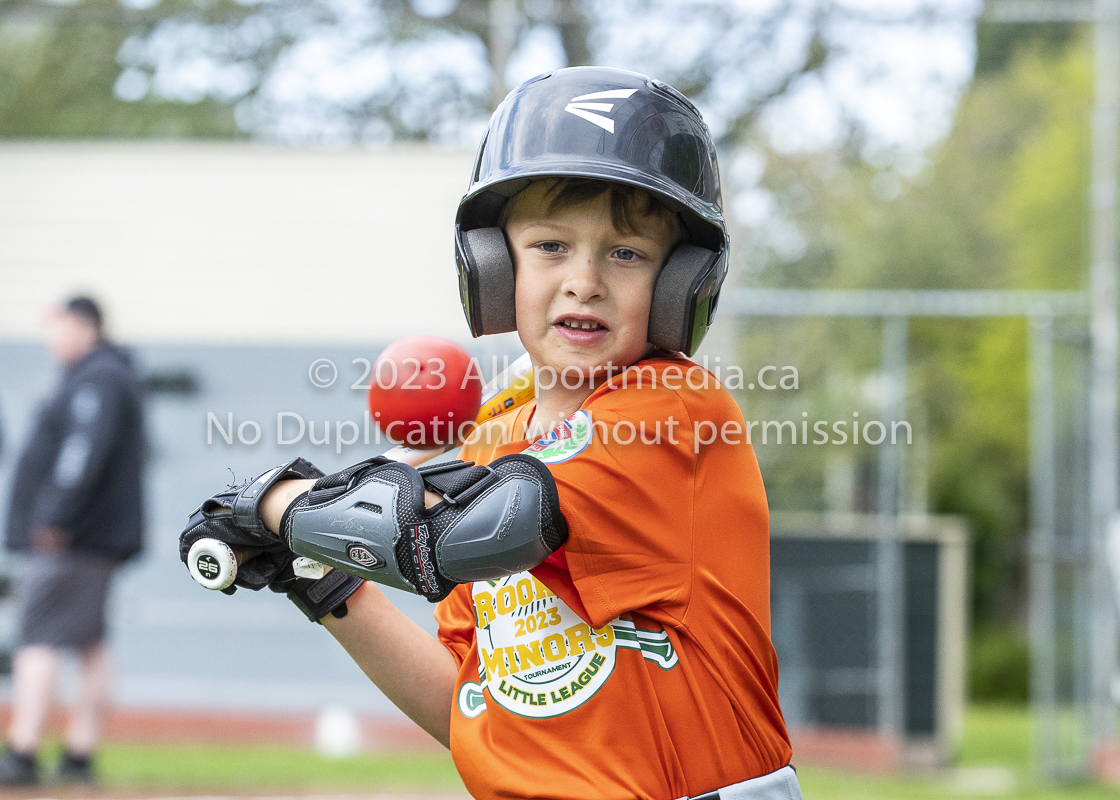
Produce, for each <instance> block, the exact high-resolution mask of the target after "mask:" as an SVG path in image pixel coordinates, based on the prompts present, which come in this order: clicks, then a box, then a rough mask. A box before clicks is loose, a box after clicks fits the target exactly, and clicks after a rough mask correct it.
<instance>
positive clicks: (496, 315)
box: [462, 228, 517, 336]
mask: <svg viewBox="0 0 1120 800" xmlns="http://www.w3.org/2000/svg"><path fill="white" fill-rule="evenodd" d="M462 241H463V250H464V256H465V257H466V259H467V261H468V266H469V271H470V274H471V276H472V278H473V280H472V281H471V283H473V284H474V285H473V286H471V287H470V291H471V292H472V293H473V294H474V295H475V297H476V298H477V302H478V306H477V308H478V311H479V320H480V326H479V327H480V328H481V330H480V331H479V332H478V333H476V334H475V335H476V336H478V335H485V334H490V333H508V332H509V331H515V330H517V314H516V308H515V305H514V287H513V259H512V258H510V254H509V247H508V246H507V245H506V237H505V234H504V233H503V232H502V229H501V228H474V229H473V230H469V231H466V232H465V233H464V234H463V235H462Z"/></svg>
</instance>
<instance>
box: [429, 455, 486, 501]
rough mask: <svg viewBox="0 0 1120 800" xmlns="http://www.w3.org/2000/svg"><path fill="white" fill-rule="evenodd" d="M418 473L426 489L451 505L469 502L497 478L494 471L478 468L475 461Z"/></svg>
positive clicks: (445, 465)
mask: <svg viewBox="0 0 1120 800" xmlns="http://www.w3.org/2000/svg"><path fill="white" fill-rule="evenodd" d="M418 471H419V473H420V477H421V478H423V480H424V486H425V488H427V489H430V490H431V491H433V492H435V493H436V494H439V495H442V496H443V499H444V500H446V501H447V502H448V503H450V504H451V505H458V504H459V503H461V502H463V501H464V500H469V499H470V498H471V497H473V496H474V495H475V494H477V493H478V492H480V491H482V489H484V488H485V487H486V486H488V485H489V484H490V483H491V482H492V481H493V480H494V478H495V476H494V471H493V470H492V469H490V468H489V467H480V466H476V465H475V463H474V462H473V461H450V462H448V463H446V464H435V465H433V466H430V467H421V468H420V469H419V470H418Z"/></svg>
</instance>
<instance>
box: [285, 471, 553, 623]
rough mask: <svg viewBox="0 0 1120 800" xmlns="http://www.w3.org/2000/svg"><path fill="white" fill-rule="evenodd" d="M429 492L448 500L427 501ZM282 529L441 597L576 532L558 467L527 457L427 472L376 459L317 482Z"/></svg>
mask: <svg viewBox="0 0 1120 800" xmlns="http://www.w3.org/2000/svg"><path fill="white" fill-rule="evenodd" d="M425 490H428V491H432V492H435V493H437V494H439V495H441V496H442V497H443V502H441V503H439V504H437V505H435V506H433V507H432V508H430V509H426V508H425V507H424V491H425ZM281 527H282V531H281V535H282V536H284V537H286V538H287V540H288V544H289V546H290V547H291V549H292V550H293V551H294V552H296V553H299V554H300V555H304V556H308V557H310V558H314V559H316V560H318V561H321V562H323V563H326V564H330V565H331V566H333V567H336V568H338V569H341V570H344V571H346V572H349V573H351V574H354V575H357V576H359V577H361V578H365V579H366V580H371V581H376V582H377V583H381V584H384V585H386V586H393V587H395V588H398V589H403V590H405V591H408V592H413V593H415V594H420V595H423V596H424V597H426V598H427V599H428V600H430V601H432V602H436V601H438V600H442V599H443V598H444V597H446V596H447V595H448V594H449V593H450V592H451V590H452V589H453V588H454V587H455V585H456V584H459V583H469V582H471V581H479V580H493V579H496V578H501V577H504V576H506V575H512V574H514V573H517V572H522V571H524V570H526V569H530V568H532V567H535V566H537V565H538V564H540V563H541V562H542V561H544V560H545V558H547V557H548V556H549V554H551V553H552V552H553V551H555V550H556V549H557V548H558V547H560V545H562V544H563V543H564V540H565V539H566V538H567V536H568V528H567V525H566V524H565V522H564V517H563V516H562V515H561V513H560V501H559V497H558V496H557V493H556V484H555V483H554V482H553V480H552V474H551V473H550V472H549V471H548V467H547V466H545V465H544V464H542V463H541V462H540V461H538V460H537V459H535V458H532V457H530V456H524V455H512V456H505V457H503V458H499V459H498V460H496V461H494V462H493V463H491V464H490V465H489V466H487V467H480V466H476V465H474V464H473V463H472V462H461V461H455V462H450V463H446V464H437V465H434V466H430V467H423V468H421V469H418V470H417V469H414V468H413V467H410V466H408V465H407V464H399V463H397V462H392V461H386V460H385V459H383V458H375V459H370V460H369V461H364V462H362V463H360V464H356V465H354V466H353V467H349V468H347V469H345V470H343V471H342V472H338V473H335V474H334V475H328V476H326V477H325V478H322V479H320V480H319V481H317V482H316V483H315V486H314V487H313V488H312V489H311V491H310V492H308V493H307V495H305V496H304V497H302V498H300V499H299V500H297V501H296V502H295V503H294V504H293V506H292V507H291V508H290V509H289V510H288V513H286V514H285V519H284V523H283V525H282V526H281Z"/></svg>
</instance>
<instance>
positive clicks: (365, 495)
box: [181, 67, 801, 800]
mask: <svg viewBox="0 0 1120 800" xmlns="http://www.w3.org/2000/svg"><path fill="white" fill-rule="evenodd" d="M456 246H457V263H458V269H459V287H460V295H461V298H462V301H463V308H464V310H465V312H466V315H467V320H468V323H469V324H470V327H471V331H472V333H473V334H474V335H475V336H479V335H484V334H489V333H500V332H504V331H510V330H516V331H517V333H518V335H519V336H520V338H521V341H522V343H523V345H524V346H525V349H526V350H527V351H528V353H529V355H530V357H531V358H532V361H533V365H534V368H535V369H536V370H537V396H536V401H535V402H533V403H530V404H527V405H525V406H523V407H521V408H520V409H516V410H514V411H511V412H509V413H507V414H505V415H503V416H500V417H498V418H496V419H494V420H493V421H491V422H490V423H488V424H487V425H485V426H483V427H482V428H481V429H479V431H478V432H477V433H476V434H475V435H474V436H472V437H471V439H470V441H468V442H467V444H466V445H465V446H464V447H463V450H462V453H461V455H460V459H461V460H460V461H458V462H452V463H450V464H440V465H437V466H434V467H424V468H420V469H419V470H417V469H413V468H412V467H409V466H406V465H403V464H398V463H394V462H390V461H387V460H386V459H383V458H374V459H370V460H368V461H364V462H362V463H360V464H357V465H355V466H353V467H350V468H348V469H346V470H343V471H342V472H340V473H336V474H334V475H327V476H324V475H323V474H322V473H321V472H319V471H318V470H317V469H315V468H314V467H313V466H312V465H310V464H309V463H307V462H306V461H303V460H297V461H294V462H292V463H291V464H287V465H284V466H282V467H277V468H276V469H274V470H270V471H269V472H266V473H265V474H264V475H262V476H260V478H258V479H257V480H256V481H254V482H252V483H251V484H249V485H247V486H245V487H242V488H238V489H231V490H229V491H227V492H225V493H222V494H219V495H216V496H215V497H213V498H211V499H210V500H208V501H207V502H206V503H204V504H203V506H202V507H201V508H200V509H199V510H198V511H197V512H196V513H195V514H194V515H193V516H192V518H191V520H190V523H189V524H188V527H187V529H186V531H184V533H183V537H182V540H181V549H182V553H183V555H184V558H185V556H186V553H187V551H188V550H189V548H190V546H191V544H193V543H194V542H195V541H197V540H198V539H200V538H204V537H210V538H217V539H220V540H222V541H225V542H226V543H228V544H230V545H231V546H232V547H234V548H235V549H238V550H242V551H246V552H248V553H249V554H250V555H252V556H253V557H252V558H250V559H249V560H247V561H246V562H245V563H243V564H242V566H241V568H240V570H239V572H238V578H237V583H238V584H239V585H242V586H246V587H248V588H252V589H259V588H262V587H264V586H268V587H269V588H271V589H273V590H274V591H280V592H285V593H287V594H288V595H289V597H291V598H292V599H293V600H294V601H295V602H296V604H297V605H298V606H299V607H300V608H301V609H302V610H303V611H304V612H305V613H306V614H307V615H308V617H309V618H310V619H312V620H321V621H322V623H323V624H324V625H325V626H326V627H327V629H328V630H329V631H330V632H331V633H332V634H333V635H334V636H335V637H336V638H337V639H338V641H339V642H340V643H341V644H342V645H343V647H345V648H346V649H347V651H348V652H349V653H350V655H351V656H352V657H353V658H354V660H355V661H356V662H357V663H358V664H359V665H360V666H361V667H362V669H363V670H364V671H365V672H366V674H367V675H368V676H369V677H370V678H371V679H372V680H373V681H374V682H375V683H376V684H377V685H378V686H379V687H380V688H381V689H382V691H384V692H385V694H386V695H388V696H389V697H390V699H392V700H393V701H394V702H395V703H396V704H397V705H398V706H399V707H400V708H401V709H402V710H403V711H404V712H405V713H407V714H408V715H409V716H410V717H411V718H412V719H414V720H415V721H416V722H417V723H418V724H419V725H421V726H422V727H423V728H424V729H426V730H427V731H428V732H430V733H431V734H432V735H433V736H434V737H435V738H436V739H438V740H439V741H441V742H442V743H443V744H445V745H447V746H448V747H450V748H451V753H452V756H453V757H454V759H455V763H456V765H457V767H458V769H459V771H460V774H461V775H462V777H463V781H464V782H465V784H466V786H467V789H468V790H469V791H470V792H471V794H472V795H473V796H475V797H478V798H498V797H522V798H529V797H544V798H572V799H573V800H575V799H576V798H580V799H581V800H586V799H588V798H635V797H638V798H650V800H676V799H677V798H706V799H707V798H722V800H778V798H781V800H799V798H800V797H801V793H800V789H799V788H798V784H797V779H796V776H795V774H794V772H793V769H792V768H791V767H790V766H789V760H790V754H791V750H790V745H789V739H788V736H787V734H786V729H785V724H784V722H783V719H782V714H781V710H780V709H779V706H778V690H777V685H778V665H777V660H776V658H775V655H774V648H773V646H772V645H771V642H770V636H769V632H770V608H769V547H768V519H767V509H766V499H765V494H764V490H763V486H762V480H761V478H760V476H759V472H758V467H757V464H756V462H755V458H754V454H753V451H752V449H751V447H750V445H748V444H745V443H742V439H743V437H742V436H741V433H739V434H736V433H735V432H736V431H739V432H741V430H742V425H743V417H742V414H741V413H740V411H739V409H738V407H737V406H736V404H735V402H734V401H733V399H732V398H731V396H730V394H728V392H727V391H726V390H724V389H723V388H722V387H721V386H720V385H719V383H718V382H717V381H716V380H715V378H714V377H713V376H711V375H710V374H709V373H707V372H705V371H703V370H701V369H700V368H699V367H697V366H696V365H694V364H693V363H692V362H690V361H688V360H687V356H691V355H692V354H693V353H695V351H696V348H697V347H698V346H699V344H700V340H701V339H702V338H703V336H704V334H705V333H706V331H707V329H708V326H709V325H710V324H711V320H712V316H713V314H714V311H715V304H716V299H717V297H718V294H719V289H720V285H721V284H722V282H723V278H724V276H725V274H726V268H727V267H726V264H727V251H728V240H727V234H726V229H725V226H724V222H723V217H722V211H721V206H720V189H719V175H718V170H717V167H716V158H715V150H714V147H713V144H712V141H711V136H710V134H709V132H708V129H707V127H706V126H705V125H704V123H703V121H702V120H701V118H700V115H699V113H698V112H697V110H696V109H695V108H694V107H693V106H692V104H691V103H690V102H689V101H688V100H687V99H685V98H684V97H683V96H682V95H681V94H680V93H679V92H677V91H676V90H674V89H673V88H671V87H669V86H666V85H665V84H663V83H660V82H658V81H654V80H650V79H649V78H647V77H645V76H642V75H637V74H634V73H630V72H623V71H620V70H613V69H602V68H593V67H580V68H572V69H564V70H559V71H557V72H554V73H552V74H550V75H546V76H542V77H540V78H536V79H534V80H532V81H529V82H528V83H526V84H523V85H522V86H520V87H519V88H517V89H515V90H514V91H513V92H511V93H510V95H509V96H508V97H507V98H506V100H505V101H504V102H503V103H502V105H501V106H500V107H499V108H498V110H497V111H496V112H495V113H494V116H493V117H492V119H491V121H490V126H489V130H488V131H487V134H486V137H485V139H484V140H483V143H482V146H481V147H480V149H479V152H478V156H477V159H476V163H475V169H474V172H473V175H472V179H471V185H470V189H469V191H468V193H467V195H466V196H465V197H464V198H463V201H462V203H461V204H460V207H459V212H458V217H457V220H456ZM701 425H703V426H705V427H704V430H706V431H710V430H718V431H722V432H726V431H730V432H731V433H730V435H728V436H717V437H715V440H714V441H712V442H711V443H710V444H708V443H707V442H708V441H709V440H710V439H712V437H711V436H704V437H703V441H701V440H700V438H701V437H699V436H698V435H697V431H698V430H699V429H700V426H701ZM296 554H299V555H304V556H309V557H311V558H314V559H316V560H318V561H320V562H323V563H325V564H328V565H330V566H332V567H334V568H335V569H333V570H332V571H331V572H329V573H327V575H326V577H324V578H322V579H321V580H318V581H313V580H310V579H305V578H298V577H296V576H295V574H294V573H293V571H292V566H291V565H292V560H293V558H294V557H295V555H296ZM376 583H380V584H383V585H388V586H394V587H397V588H400V589H404V590H406V591H411V592H415V593H418V594H421V595H423V596H425V597H427V598H428V599H429V600H432V601H433V602H438V605H437V606H436V618H437V620H438V622H439V635H438V637H432V636H429V635H428V634H426V633H424V632H423V631H421V630H420V629H419V628H417V627H416V626H415V625H414V624H413V623H411V622H410V621H409V620H408V619H407V618H406V617H404V615H403V614H401V613H400V612H398V611H397V610H396V609H395V608H394V607H393V605H392V604H391V603H389V601H388V600H387V599H386V598H385V596H384V594H382V592H381V591H380V590H379V589H378V588H377V586H376V585H375V584H376Z"/></svg>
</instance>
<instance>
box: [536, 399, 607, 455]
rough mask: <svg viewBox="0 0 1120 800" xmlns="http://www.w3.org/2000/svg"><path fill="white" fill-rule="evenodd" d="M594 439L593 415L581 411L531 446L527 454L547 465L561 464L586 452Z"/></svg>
mask: <svg viewBox="0 0 1120 800" xmlns="http://www.w3.org/2000/svg"><path fill="white" fill-rule="evenodd" d="M594 437H595V427H594V425H592V424H591V415H590V414H589V413H588V412H586V411H584V410H583V409H580V410H579V411H577V412H576V413H574V414H572V415H571V416H570V417H568V418H567V419H566V420H564V421H563V422H561V423H560V424H559V425H557V426H556V427H555V428H553V429H552V430H550V431H549V432H548V433H546V434H545V435H544V436H542V437H541V438H540V439H538V440H537V441H536V442H534V443H533V444H531V445H529V447H528V448H527V449H526V450H525V454H526V455H530V456H533V458H537V459H540V460H541V461H543V462H544V463H546V464H559V463H560V462H561V461H567V460H568V459H569V458H572V457H573V456H577V455H579V454H580V453H582V452H583V451H584V450H586V449H587V445H589V444H591V440H592V439H593V438H594Z"/></svg>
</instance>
